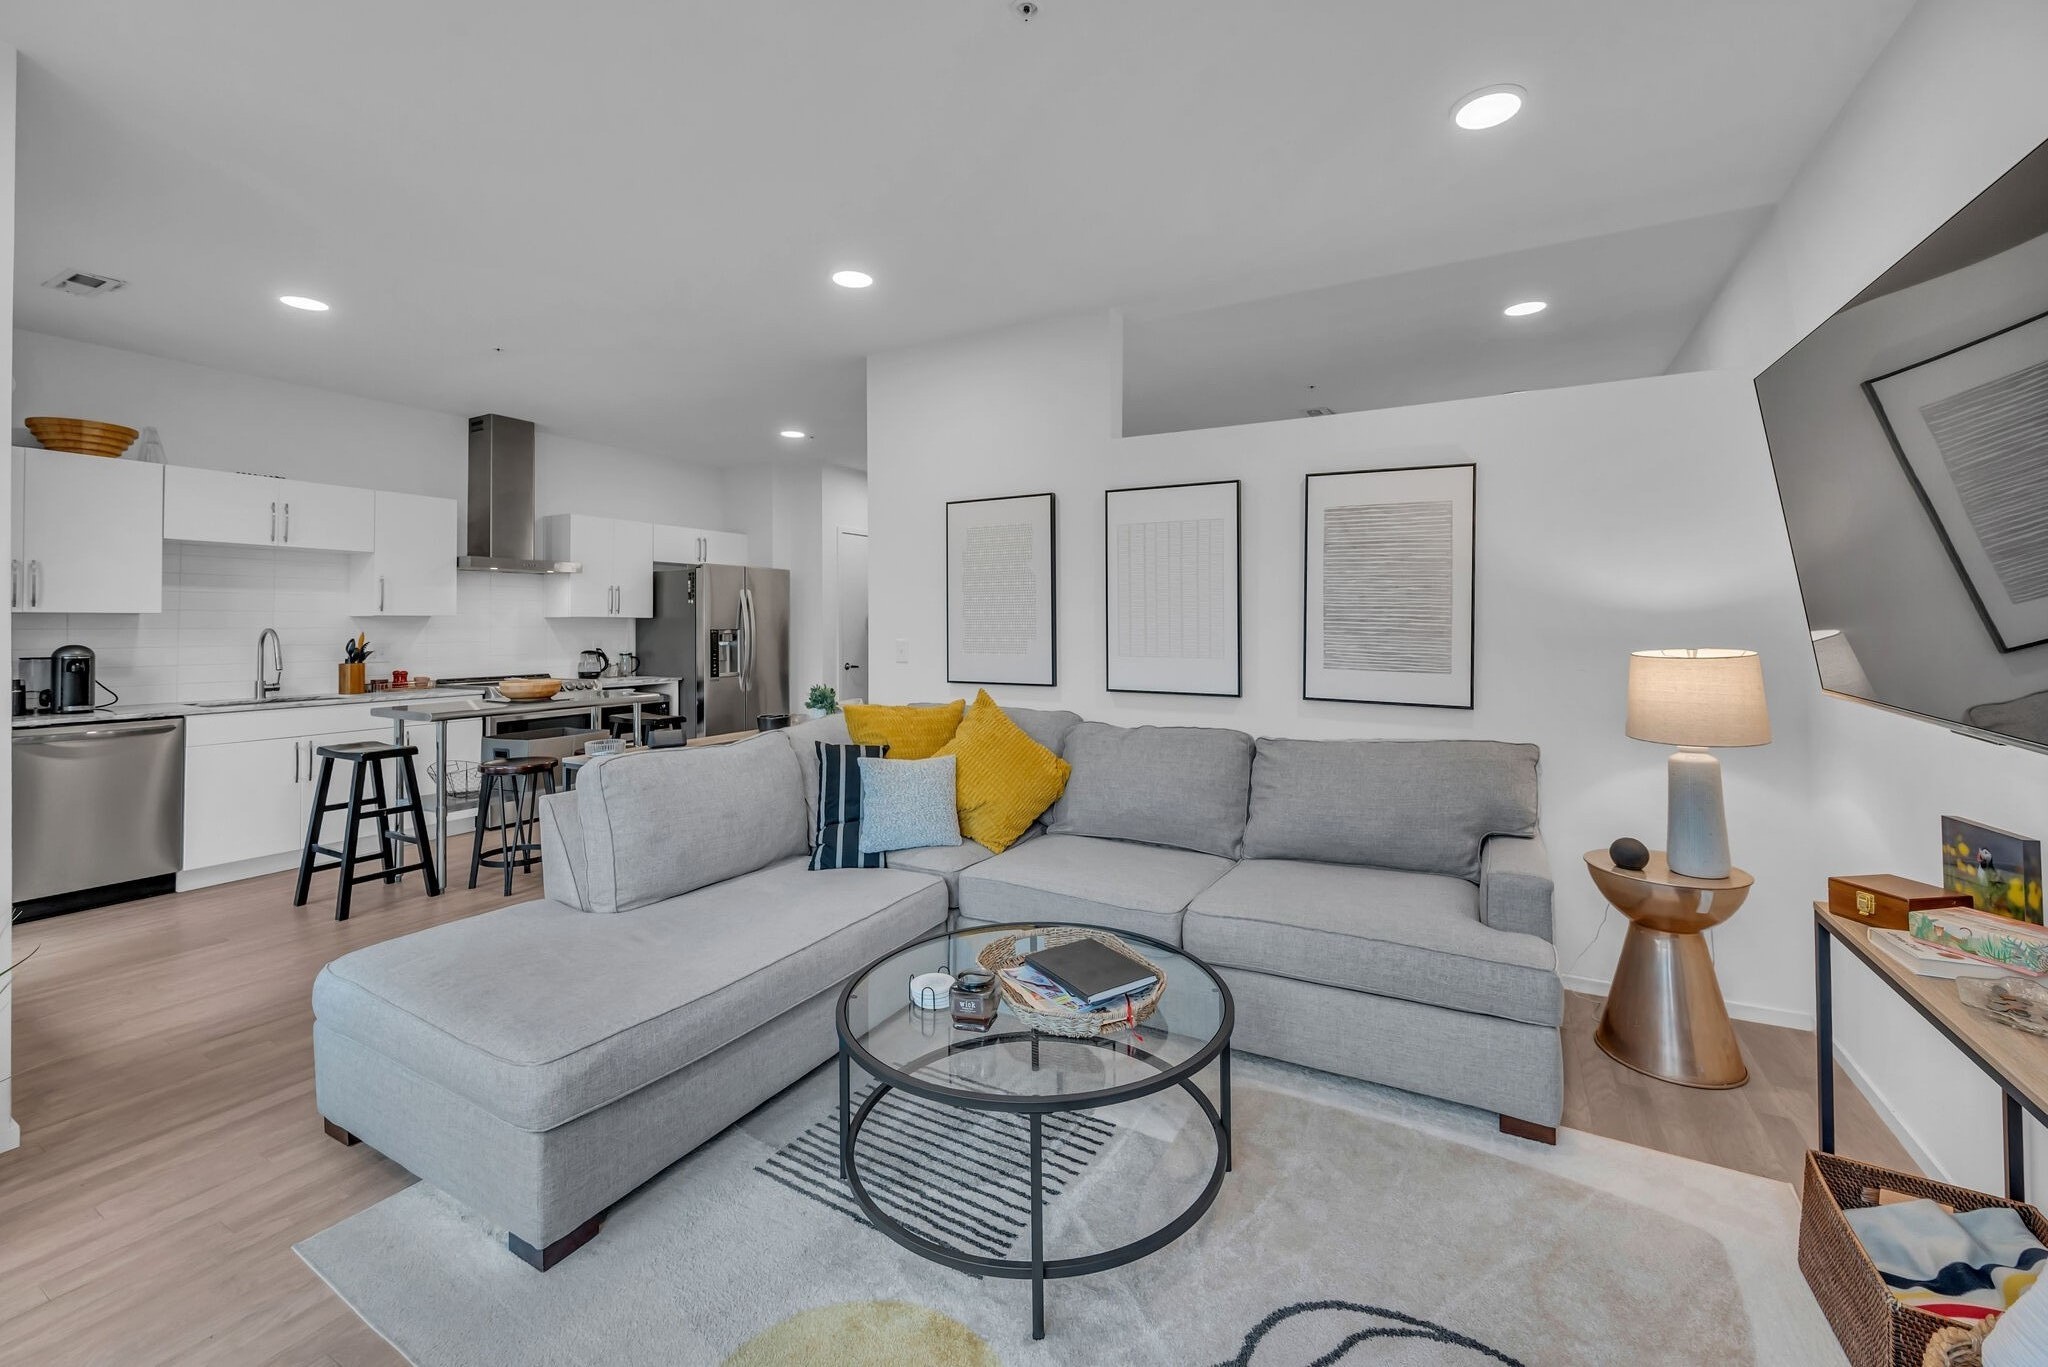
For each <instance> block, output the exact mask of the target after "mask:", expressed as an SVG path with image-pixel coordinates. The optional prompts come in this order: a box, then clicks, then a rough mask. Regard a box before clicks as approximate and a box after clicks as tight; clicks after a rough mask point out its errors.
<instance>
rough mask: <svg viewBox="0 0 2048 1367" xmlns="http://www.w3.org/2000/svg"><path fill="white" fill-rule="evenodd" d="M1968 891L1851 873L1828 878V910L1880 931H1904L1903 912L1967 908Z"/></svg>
mask: <svg viewBox="0 0 2048 1367" xmlns="http://www.w3.org/2000/svg"><path fill="white" fill-rule="evenodd" d="M1971 905H1973V903H1972V902H1971V901H1970V894H1969V893H1967V892H1950V891H1949V890H1948V889H1947V888H1943V887H1937V886H1935V885H1934V884H1933V883H1916V882H1914V881H1913V880H1912V879H1910V878H1900V877H1899V876H1898V875H1896V874H1890V873H1850V874H1844V875H1842V876H1841V877H1840V878H1830V879H1828V910H1829V911H1831V912H1833V913H1834V914H1835V915H1837V916H1840V917H1842V918H1844V919H1845V920H1850V921H1854V922H1856V923H1857V924H1859V925H1865V926H1870V927H1873V928H1875V929H1879V930H1906V929H1909V928H1910V927H1908V926H1907V924H1906V913H1907V912H1909V911H1932V910H1934V909H1935V908H1937V907H1967V906H1971Z"/></svg>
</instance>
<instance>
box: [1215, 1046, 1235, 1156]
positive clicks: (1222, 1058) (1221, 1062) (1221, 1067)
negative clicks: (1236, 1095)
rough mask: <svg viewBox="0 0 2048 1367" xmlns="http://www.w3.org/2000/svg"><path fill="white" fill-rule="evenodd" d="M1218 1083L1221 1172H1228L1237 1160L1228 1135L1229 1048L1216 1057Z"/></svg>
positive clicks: (1231, 1139) (1230, 1137) (1225, 1048)
mask: <svg viewBox="0 0 2048 1367" xmlns="http://www.w3.org/2000/svg"><path fill="white" fill-rule="evenodd" d="M1216 1068H1217V1072H1218V1081H1219V1082H1221V1083H1222V1088H1221V1091H1222V1093H1223V1096H1222V1100H1223V1170H1224V1171H1225V1172H1229V1171H1230V1169H1231V1164H1232V1163H1233V1162H1235V1161H1236V1158H1237V1140H1236V1138H1235V1137H1233V1136H1232V1135H1231V1133H1230V1046H1229V1045H1227V1044H1226V1045H1224V1046H1223V1052H1222V1053H1220V1054H1218V1055H1217V1056H1216Z"/></svg>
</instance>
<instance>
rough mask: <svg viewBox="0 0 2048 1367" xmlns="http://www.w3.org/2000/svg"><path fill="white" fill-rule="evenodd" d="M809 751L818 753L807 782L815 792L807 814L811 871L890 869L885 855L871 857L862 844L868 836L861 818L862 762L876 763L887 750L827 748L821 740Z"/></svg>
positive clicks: (877, 747) (863, 804) (863, 803)
mask: <svg viewBox="0 0 2048 1367" xmlns="http://www.w3.org/2000/svg"><path fill="white" fill-rule="evenodd" d="M811 749H812V750H814V751H816V753H815V754H814V755H812V756H811V766H810V767H811V770H812V773H811V782H812V784H813V785H814V787H815V791H816V792H817V804H816V810H815V811H813V812H812V813H811V817H812V822H811V867H812V868H814V869H886V868H888V867H889V856H888V855H886V854H883V853H879V852H870V851H869V850H867V849H866V848H865V847H864V846H863V844H862V837H863V836H865V835H866V833H867V826H866V822H865V821H864V820H863V819H862V818H863V815H864V814H865V811H866V807H867V801H866V799H867V784H866V781H865V780H866V775H865V774H864V773H863V772H862V770H861V767H860V762H861V761H862V760H863V759H880V758H881V757H882V756H884V755H886V754H888V753H889V747H888V746H886V745H827V744H826V743H825V742H824V741H819V742H818V743H817V744H816V745H813V746H812V747H811ZM799 763H801V761H799Z"/></svg>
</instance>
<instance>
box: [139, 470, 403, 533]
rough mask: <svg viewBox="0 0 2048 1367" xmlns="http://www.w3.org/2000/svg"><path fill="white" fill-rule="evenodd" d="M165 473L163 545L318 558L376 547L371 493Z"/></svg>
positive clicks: (223, 473) (227, 475)
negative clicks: (286, 549)
mask: <svg viewBox="0 0 2048 1367" xmlns="http://www.w3.org/2000/svg"><path fill="white" fill-rule="evenodd" d="M162 474H163V482H164V493H163V531H162V535H163V537H164V539H166V540H170V541H201V542H211V543H213V544H216V545H229V546H294V547H298V548H301V549H304V550H316V551H369V550H371V549H373V547H374V544H375V518H376V494H375V493H374V492H373V491H371V490H369V489H351V488H346V487H344V486H342V485H338V484H314V483H310V482H308V481H306V480H302V479H273V478H271V477H269V476H267V475H244V474H237V473H235V472H233V471H229V470H201V469H198V468H196V467H193V466H189V465H167V466H164V467H162Z"/></svg>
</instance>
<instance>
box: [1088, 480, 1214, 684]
mask: <svg viewBox="0 0 2048 1367" xmlns="http://www.w3.org/2000/svg"><path fill="white" fill-rule="evenodd" d="M1238 494H1239V489H1238V482H1237V481H1236V480H1234V479H1230V480H1219V481H1216V482H1214V483H1209V484H1168V485H1159V486H1155V487H1152V488H1146V489H1111V490H1109V491H1108V492H1107V493H1106V494H1104V495H1103V515H1104V516H1103V577H1104V586H1103V593H1104V601H1103V607H1104V613H1103V635H1104V647H1105V648H1104V652H1103V671H1104V686H1105V687H1107V688H1108V689H1109V691H1110V692H1112V693H1198V694H1205V695H1210V696H1216V697H1228V698H1235V697H1239V696H1241V695H1242V693H1243V691H1244V688H1243V679H1242V674H1243V669H1242V662H1243V657H1242V653H1241V651H1240V649H1239V643H1240V636H1239V622H1240V607H1239V598H1240V585H1241V580H1240V576H1239V570H1238V527H1239V519H1238Z"/></svg>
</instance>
